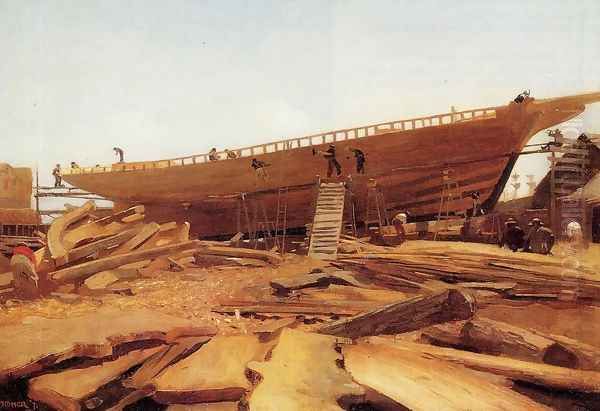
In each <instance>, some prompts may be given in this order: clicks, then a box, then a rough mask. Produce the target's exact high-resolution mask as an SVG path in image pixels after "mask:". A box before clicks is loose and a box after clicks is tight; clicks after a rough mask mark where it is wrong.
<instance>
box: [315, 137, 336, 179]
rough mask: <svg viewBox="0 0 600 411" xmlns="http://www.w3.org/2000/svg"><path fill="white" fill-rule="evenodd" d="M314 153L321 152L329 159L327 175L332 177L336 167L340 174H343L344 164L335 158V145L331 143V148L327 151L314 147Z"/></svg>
mask: <svg viewBox="0 0 600 411" xmlns="http://www.w3.org/2000/svg"><path fill="white" fill-rule="evenodd" d="M314 154H320V155H322V156H323V157H325V159H326V160H327V177H331V175H332V174H333V169H334V168H335V171H336V174H337V175H338V176H339V175H340V174H342V166H340V163H338V161H337V160H336V158H335V146H334V145H333V144H330V145H329V148H328V149H327V150H325V151H318V150H315V149H313V155H314Z"/></svg>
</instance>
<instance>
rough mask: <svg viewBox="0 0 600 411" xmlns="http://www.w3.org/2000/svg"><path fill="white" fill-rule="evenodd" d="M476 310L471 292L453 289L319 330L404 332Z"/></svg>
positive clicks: (348, 333)
mask: <svg viewBox="0 0 600 411" xmlns="http://www.w3.org/2000/svg"><path fill="white" fill-rule="evenodd" d="M474 312H475V299H474V298H473V296H472V295H471V294H469V293H467V292H465V291H461V290H457V289H450V290H444V291H441V292H436V293H432V294H428V295H419V296H416V297H413V298H410V299H408V300H404V301H400V302H396V303H392V304H388V305H385V306H383V307H381V308H378V309H376V310H373V311H368V312H365V313H362V314H359V315H357V316H354V317H351V318H346V319H342V320H339V321H336V322H334V323H331V324H325V325H324V326H322V327H321V328H320V329H319V332H320V333H323V334H331V335H337V336H341V337H349V338H358V337H365V336H369V335H379V334H400V333H404V332H408V331H414V330H417V329H419V328H423V327H427V326H430V325H433V324H438V323H443V322H446V321H452V320H466V319H469V318H471V317H472V316H473V314H474ZM415 313H418V315H415Z"/></svg>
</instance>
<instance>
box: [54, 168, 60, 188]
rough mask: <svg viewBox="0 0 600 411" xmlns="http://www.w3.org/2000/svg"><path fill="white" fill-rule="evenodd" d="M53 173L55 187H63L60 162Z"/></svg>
mask: <svg viewBox="0 0 600 411" xmlns="http://www.w3.org/2000/svg"><path fill="white" fill-rule="evenodd" d="M52 175H53V176H54V188H57V187H62V174H61V173H60V164H57V165H56V167H54V170H52Z"/></svg>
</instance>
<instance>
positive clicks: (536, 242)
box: [523, 218, 554, 254]
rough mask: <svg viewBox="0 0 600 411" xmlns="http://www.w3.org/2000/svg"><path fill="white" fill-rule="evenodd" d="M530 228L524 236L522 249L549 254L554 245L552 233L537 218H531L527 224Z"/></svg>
mask: <svg viewBox="0 0 600 411" xmlns="http://www.w3.org/2000/svg"><path fill="white" fill-rule="evenodd" d="M528 225H529V226H530V227H531V228H530V229H529V232H528V233H527V237H525V245H524V246H523V251H529V252H532V253H537V254H550V251H551V250H552V247H553V246H554V233H553V232H552V230H550V229H549V228H548V227H544V223H543V222H542V220H540V219H539V218H533V219H531V221H530V222H529V224H528Z"/></svg>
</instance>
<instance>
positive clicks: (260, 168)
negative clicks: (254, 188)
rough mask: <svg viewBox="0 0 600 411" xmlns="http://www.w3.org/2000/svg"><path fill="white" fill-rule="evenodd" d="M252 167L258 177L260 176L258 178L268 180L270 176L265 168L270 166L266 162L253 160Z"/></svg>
mask: <svg viewBox="0 0 600 411" xmlns="http://www.w3.org/2000/svg"><path fill="white" fill-rule="evenodd" d="M250 166H251V167H252V168H253V169H254V171H256V175H257V176H258V178H260V179H261V180H266V179H267V177H268V175H267V170H265V167H268V166H270V164H267V163H265V162H264V161H261V160H257V159H255V158H253V159H252V163H251V164H250Z"/></svg>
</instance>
